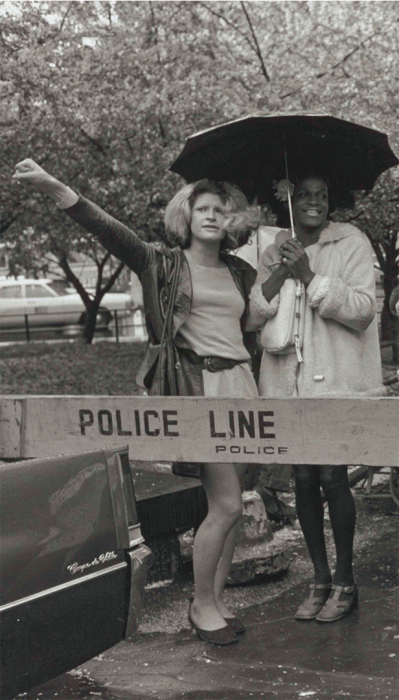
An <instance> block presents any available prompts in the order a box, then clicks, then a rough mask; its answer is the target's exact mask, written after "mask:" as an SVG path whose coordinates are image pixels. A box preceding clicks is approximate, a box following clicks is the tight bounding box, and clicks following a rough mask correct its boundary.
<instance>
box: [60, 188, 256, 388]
mask: <svg viewBox="0 0 399 700" xmlns="http://www.w3.org/2000/svg"><path fill="white" fill-rule="evenodd" d="M64 211H65V213H66V214H68V216H70V217H71V218H72V219H74V220H75V221H77V222H78V223H79V224H80V225H81V226H83V228H85V229H86V230H87V231H89V232H90V233H92V234H93V235H95V236H96V238H97V239H98V240H99V241H100V243H101V244H102V245H103V246H104V248H106V249H107V250H108V251H109V252H110V253H112V255H114V256H115V257H117V258H119V259H120V260H122V262H124V263H125V264H126V265H127V266H128V267H130V269H131V270H133V271H134V272H135V273H136V274H137V276H138V277H139V279H140V282H141V284H142V287H143V302H144V310H145V322H146V327H147V332H148V339H149V342H148V347H147V353H146V356H145V358H144V361H143V363H142V366H141V367H140V369H139V372H138V374H137V378H136V381H137V384H138V385H139V386H140V387H143V389H144V390H146V391H147V393H157V391H156V389H155V387H156V382H155V376H156V370H157V360H158V354H159V342H160V339H161V335H162V328H163V310H164V309H165V306H166V302H167V296H168V282H169V280H170V273H171V271H172V269H173V265H174V258H173V255H172V254H171V250H170V248H168V247H167V246H165V245H163V244H154V243H146V242H145V241H142V240H141V239H140V238H139V237H138V236H137V234H135V233H134V232H133V231H132V230H131V229H129V228H128V227H127V226H125V225H124V224H122V223H121V222H120V221H118V220H117V219H114V218H113V217H112V216H110V215H109V214H107V213H106V212H105V211H103V210H102V209H100V207H98V206H97V205H96V204H93V202H90V201H89V200H88V199H86V198H85V197H82V196H80V197H79V200H78V202H77V203H76V204H74V205H73V206H72V207H69V208H68V209H64ZM175 250H177V251H178V254H179V255H180V256H181V267H180V275H179V280H178V285H177V294H176V301H175V304H174V309H173V323H172V334H173V338H175V337H176V334H177V332H178V330H179V328H180V326H181V325H182V323H184V321H185V320H186V318H187V316H188V315H189V313H190V309H191V300H192V284H191V276H190V269H189V266H188V263H187V260H186V257H185V255H184V254H183V251H182V250H180V249H175ZM221 257H222V258H223V262H224V263H225V264H226V265H227V267H228V268H229V270H230V272H231V275H232V277H233V279H234V281H235V283H236V285H237V287H238V289H239V291H240V292H241V294H242V297H243V299H244V301H245V310H244V313H243V315H242V317H241V329H242V332H243V338H244V343H245V345H246V347H247V349H248V351H249V352H250V354H251V355H253V354H254V352H255V348H256V335H255V333H246V332H245V326H246V322H247V317H248V310H249V309H248V307H249V303H248V298H249V292H250V289H251V287H252V285H253V283H254V281H255V277H256V271H255V270H254V269H253V267H251V265H249V263H247V262H245V261H244V260H242V259H241V258H238V257H236V256H235V255H229V254H223V253H221ZM175 367H176V374H177V379H178V393H179V395H186V396H193V395H194V396H201V395H203V383H202V370H201V368H200V365H198V364H197V363H195V362H193V353H186V352H184V351H183V352H182V353H181V354H180V357H179V360H178V361H177V362H176V365H175Z"/></svg>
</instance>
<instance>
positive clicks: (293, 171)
mask: <svg viewBox="0 0 399 700" xmlns="http://www.w3.org/2000/svg"><path fill="white" fill-rule="evenodd" d="M286 156H288V168H289V175H290V179H291V180H292V181H295V180H296V179H297V178H298V177H299V176H300V175H301V173H306V172H313V173H314V174H316V173H317V174H323V175H324V176H326V177H328V178H329V179H330V180H331V181H332V182H333V183H334V186H335V188H336V189H339V191H340V192H344V191H347V192H349V191H352V190H371V189H372V187H373V185H374V183H375V181H376V179H377V177H378V176H379V175H380V174H381V173H382V172H384V170H387V169H388V168H392V167H393V166H394V165H398V164H399V160H398V159H397V158H396V156H395V154H394V153H393V151H392V150H391V148H390V146H389V143H388V137H387V135H386V134H384V133H382V132H380V131H377V130H376V129H369V128H368V127H365V126H361V125H360V124H355V123H354V122H349V121H345V120H344V119H338V118H337V117H333V116H331V115H328V114H252V115H248V116H247V117H243V118H242V119H236V120H234V121H231V122H227V123H225V124H220V125H219V126H215V127H212V128H210V129H206V130H205V131H200V132H198V133H197V134H193V135H192V136H189V137H188V138H187V139H186V143H185V145H184V148H183V150H182V152H181V153H180V155H179V156H178V157H177V159H176V160H175V162H174V163H173V164H172V165H171V166H170V170H172V171H173V172H175V173H178V174H179V175H182V176H183V177H184V178H185V179H186V180H187V181H188V182H195V181H196V180H200V179H202V178H205V177H206V178H210V179H213V180H224V181H229V182H234V183H235V184H237V185H238V186H239V187H241V189H242V190H243V192H245V194H246V195H247V197H248V199H249V200H250V201H252V200H253V199H254V197H255V196H257V202H258V203H259V204H262V203H264V202H267V201H269V199H270V196H271V194H272V189H271V188H272V185H273V182H274V181H275V180H277V181H278V180H280V179H282V178H285V177H286V166H285V157H286Z"/></svg>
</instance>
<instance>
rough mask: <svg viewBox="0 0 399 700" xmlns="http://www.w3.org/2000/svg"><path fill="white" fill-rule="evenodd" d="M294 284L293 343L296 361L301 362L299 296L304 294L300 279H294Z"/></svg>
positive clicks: (302, 321) (301, 321)
mask: <svg viewBox="0 0 399 700" xmlns="http://www.w3.org/2000/svg"><path fill="white" fill-rule="evenodd" d="M295 284H296V289H295V305H294V311H295V319H294V344H295V351H296V356H297V358H298V362H303V355H302V353H301V336H300V329H301V324H303V323H304V320H305V319H303V318H301V297H302V296H303V295H304V294H305V285H304V284H303V282H301V280H298V279H295Z"/></svg>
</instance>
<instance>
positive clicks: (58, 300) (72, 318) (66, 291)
mask: <svg viewBox="0 0 399 700" xmlns="http://www.w3.org/2000/svg"><path fill="white" fill-rule="evenodd" d="M134 307H135V304H134V301H133V299H132V297H131V296H130V294H126V293H124V292H115V293H113V292H109V293H108V294H105V295H104V298H103V300H102V303H101V307H100V310H99V312H98V314H97V327H98V328H106V327H107V326H108V324H109V323H110V322H111V320H112V313H111V312H112V311H118V312H120V313H122V312H123V311H124V312H126V313H128V312H131V311H132V310H133V308H134ZM85 313H86V308H85V305H84V303H83V301H82V299H81V297H80V296H79V294H78V293H77V292H75V291H74V290H73V289H72V288H71V287H69V286H68V285H67V284H66V283H65V282H62V281H59V280H50V279H25V278H24V279H20V278H18V279H4V280H0V331H13V330H22V329H24V328H25V326H26V317H27V318H28V321H27V322H28V324H29V328H30V329H32V330H34V329H38V328H48V327H52V328H61V329H64V330H65V331H66V328H67V327H68V326H71V325H78V324H80V325H82V324H83V323H84V317H85Z"/></svg>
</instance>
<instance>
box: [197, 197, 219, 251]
mask: <svg viewBox="0 0 399 700" xmlns="http://www.w3.org/2000/svg"><path fill="white" fill-rule="evenodd" d="M225 219H226V214H225V211H224V205H223V202H222V200H221V199H220V197H219V196H218V195H217V194H211V193H210V192H206V193H204V194H199V195H198V197H197V198H196V199H195V200H194V204H193V208H192V210H191V221H190V228H191V235H192V237H193V239H196V240H198V241H202V242H204V243H219V242H220V241H222V240H223V238H224V237H225V235H226V231H225V230H224V228H223V226H224V222H225Z"/></svg>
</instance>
